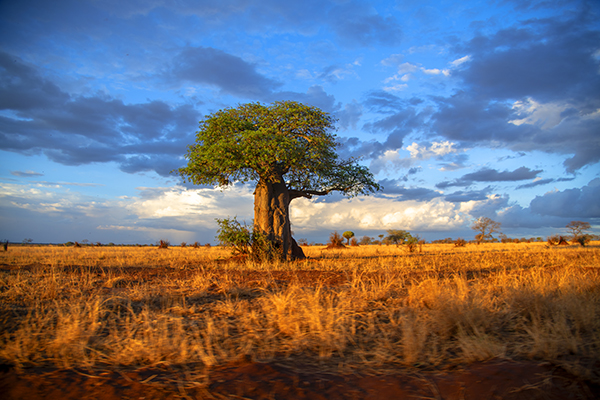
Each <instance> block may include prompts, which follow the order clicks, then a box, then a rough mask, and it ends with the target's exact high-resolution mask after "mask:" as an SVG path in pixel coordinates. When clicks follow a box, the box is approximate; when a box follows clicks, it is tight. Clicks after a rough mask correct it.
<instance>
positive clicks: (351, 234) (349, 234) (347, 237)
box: [342, 231, 354, 245]
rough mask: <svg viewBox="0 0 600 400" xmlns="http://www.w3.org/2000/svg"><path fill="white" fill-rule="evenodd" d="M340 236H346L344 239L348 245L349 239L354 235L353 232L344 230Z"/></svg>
mask: <svg viewBox="0 0 600 400" xmlns="http://www.w3.org/2000/svg"><path fill="white" fill-rule="evenodd" d="M342 236H343V237H344V238H346V240H347V242H346V244H347V245H350V239H352V238H353V237H354V232H352V231H346V232H344V233H342Z"/></svg>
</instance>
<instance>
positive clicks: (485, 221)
mask: <svg viewBox="0 0 600 400" xmlns="http://www.w3.org/2000/svg"><path fill="white" fill-rule="evenodd" d="M501 225H502V224H500V222H496V221H494V220H492V219H491V218H488V217H479V218H478V219H476V220H475V222H473V225H471V229H473V230H474V231H478V232H479V233H478V234H477V235H475V240H477V244H480V243H481V242H484V241H485V240H487V239H490V240H491V239H493V238H494V237H493V236H492V234H494V233H496V232H500V226H501Z"/></svg>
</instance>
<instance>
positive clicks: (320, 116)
mask: <svg viewBox="0 0 600 400" xmlns="http://www.w3.org/2000/svg"><path fill="white" fill-rule="evenodd" d="M334 123H335V121H334V119H333V118H332V117H331V116H330V115H329V114H327V113H325V112H323V111H321V110H319V109H318V108H316V107H310V106H306V105H304V104H300V103H296V102H292V101H286V102H276V103H274V104H273V105H271V106H266V105H263V104H260V103H249V104H242V105H240V106H238V107H237V108H228V109H224V110H221V111H217V112H216V113H214V114H212V115H208V116H206V117H205V119H204V120H203V121H201V122H200V130H199V131H198V132H197V135H196V143H194V144H192V145H190V146H188V152H187V155H186V158H187V160H188V165H187V166H186V167H184V168H180V169H179V170H178V172H179V174H180V175H181V176H182V177H183V178H184V179H186V178H187V179H188V180H189V181H190V182H193V183H195V184H208V185H218V186H221V187H224V186H228V185H231V184H233V183H234V182H248V181H255V182H258V181H259V180H264V181H266V182H270V183H277V182H279V181H280V180H281V179H282V177H284V180H285V183H286V186H287V189H288V191H289V193H290V196H291V198H292V199H293V198H296V197H301V196H302V197H307V198H310V197H311V196H312V195H325V194H328V193H330V192H331V191H334V190H336V191H341V192H342V193H343V194H345V195H348V196H354V195H359V194H368V193H371V192H375V191H377V190H379V189H380V187H379V185H378V184H377V183H376V182H375V181H374V180H373V176H372V174H371V173H370V172H369V171H368V169H367V168H366V167H364V166H361V165H358V164H357V163H356V160H354V159H349V160H341V159H339V157H338V155H337V154H336V152H335V149H336V147H337V146H338V144H337V142H336V137H335V135H333V134H332V133H331V131H333V129H334Z"/></svg>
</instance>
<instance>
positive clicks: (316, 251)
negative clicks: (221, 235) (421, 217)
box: [0, 243, 600, 380]
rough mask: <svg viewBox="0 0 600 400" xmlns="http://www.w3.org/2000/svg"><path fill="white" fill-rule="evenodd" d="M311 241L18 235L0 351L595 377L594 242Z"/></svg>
mask: <svg viewBox="0 0 600 400" xmlns="http://www.w3.org/2000/svg"><path fill="white" fill-rule="evenodd" d="M305 253H307V255H308V256H309V257H311V258H310V259H309V260H306V261H301V262H296V263H282V262H278V263H275V264H268V263H264V264H263V263H256V262H246V261H242V262H234V261H231V260H227V259H228V258H229V252H228V249H225V248H221V247H213V248H199V249H193V248H179V247H173V248H169V249H166V250H165V249H161V250H159V249H156V248H144V247H142V248H137V247H84V248H65V247H50V246H46V247H35V246H31V247H25V246H23V247H12V248H10V250H9V251H8V252H4V253H0V263H1V264H2V268H1V269H0V315H1V319H0V326H1V331H2V332H3V333H2V336H1V337H0V358H2V359H3V360H4V362H9V363H12V364H14V365H16V366H17V367H19V368H22V367H26V366H31V365H44V366H55V367H59V368H73V367H79V368H94V367H105V366H113V367H128V366H130V367H131V366H140V365H159V364H168V365H182V364H190V363H191V364H193V363H198V364H202V365H207V366H211V365H221V364H225V363H227V362H230V361H233V360H237V359H239V357H240V356H241V355H248V356H251V357H252V358H254V359H256V360H263V361H269V360H274V359H277V360H284V361H285V360H294V359H296V358H299V357H300V358H302V359H303V360H305V361H306V360H312V361H311V362H314V363H319V364H320V365H323V366H329V367H330V368H334V369H335V368H346V369H348V370H353V369H365V368H367V369H372V370H384V369H386V368H392V367H394V366H404V367H427V366H431V367H434V366H444V365H452V364H457V363H466V362H473V361H479V360H486V359H490V358H513V359H534V360H543V361H549V362H552V363H555V364H558V365H561V366H563V367H565V368H567V369H568V370H570V371H572V372H574V373H577V374H578V375H580V376H584V377H586V378H590V379H595V380H598V373H597V371H596V370H595V369H594V368H593V367H592V366H593V365H594V363H597V362H598V361H600V318H599V316H600V273H599V272H600V247H599V245H598V243H592V245H591V246H589V247H586V248H582V247H575V246H569V247H567V248H547V247H545V246H544V244H543V243H542V244H540V243H530V244H483V245H479V246H466V247H464V248H455V247H453V246H452V245H425V246H423V250H422V251H421V252H415V253H409V252H407V251H406V250H405V249H404V248H403V247H402V246H400V247H395V246H365V247H355V248H348V249H344V250H334V251H326V250H324V249H323V248H319V247H306V248H305ZM309 274H312V275H309ZM310 277H313V278H310Z"/></svg>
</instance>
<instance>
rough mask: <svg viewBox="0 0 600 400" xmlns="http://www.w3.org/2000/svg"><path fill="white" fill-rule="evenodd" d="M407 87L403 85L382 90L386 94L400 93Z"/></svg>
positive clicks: (386, 87)
mask: <svg viewBox="0 0 600 400" xmlns="http://www.w3.org/2000/svg"><path fill="white" fill-rule="evenodd" d="M407 87H408V85H407V84H406V83H403V84H398V85H393V86H384V87H383V90H385V91H386V92H401V91H402V90H404V89H406V88H407Z"/></svg>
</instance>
